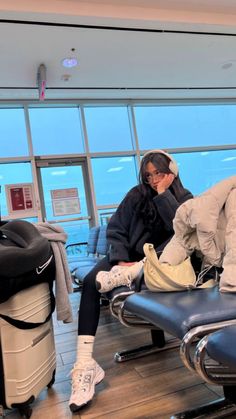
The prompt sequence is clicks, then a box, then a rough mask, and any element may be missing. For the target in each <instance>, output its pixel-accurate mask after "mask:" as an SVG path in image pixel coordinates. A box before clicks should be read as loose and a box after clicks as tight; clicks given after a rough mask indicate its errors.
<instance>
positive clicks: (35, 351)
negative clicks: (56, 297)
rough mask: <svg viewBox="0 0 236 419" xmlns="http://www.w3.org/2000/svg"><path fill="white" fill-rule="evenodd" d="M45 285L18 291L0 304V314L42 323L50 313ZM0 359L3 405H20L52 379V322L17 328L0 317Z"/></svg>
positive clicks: (46, 285)
mask: <svg viewBox="0 0 236 419" xmlns="http://www.w3.org/2000/svg"><path fill="white" fill-rule="evenodd" d="M50 307H51V300H50V292H49V286H48V284H47V283H42V284H39V285H36V286H33V287H30V288H28V289H26V290H24V291H20V292H18V293H17V294H15V295H14V296H13V297H11V298H9V300H7V301H6V302H4V303H2V304H0V313H1V314H5V315H8V316H10V317H12V318H14V319H19V320H23V321H28V322H36V323H37V322H43V321H44V320H45V318H46V317H47V315H48V314H49V313H50ZM0 346H1V358H2V362H1V364H2V365H0V369H2V374H1V375H0V380H3V382H2V383H1V385H2V387H3V391H2V393H3V396H2V397H3V399H4V400H0V404H1V405H2V406H3V407H4V408H6V407H7V408H12V407H20V405H21V404H23V405H24V404H27V403H30V402H31V401H33V400H34V399H35V398H36V397H37V396H38V394H39V393H40V391H41V390H42V389H43V388H44V387H46V386H48V387H50V386H51V385H52V384H53V382H54V376H55V369H56V352H55V343H54V333H53V323H52V319H50V320H49V321H48V322H47V323H45V324H43V325H41V326H38V327H36V328H34V329H28V330H22V329H18V328H16V327H14V326H12V325H10V324H9V323H7V322H6V321H5V320H3V319H0Z"/></svg>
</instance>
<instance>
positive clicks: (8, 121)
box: [0, 109, 29, 157]
mask: <svg viewBox="0 0 236 419" xmlns="http://www.w3.org/2000/svg"><path fill="white" fill-rule="evenodd" d="M0 145H1V147H0V157H18V156H28V154H29V150H28V143H27V134H26V126H25V117H24V110H23V109H0Z"/></svg>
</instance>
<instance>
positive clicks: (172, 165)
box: [143, 149, 179, 176]
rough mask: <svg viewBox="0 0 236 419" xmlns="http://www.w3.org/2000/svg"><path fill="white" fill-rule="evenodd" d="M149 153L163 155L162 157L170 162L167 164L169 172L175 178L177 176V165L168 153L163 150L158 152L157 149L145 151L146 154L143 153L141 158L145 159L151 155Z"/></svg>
mask: <svg viewBox="0 0 236 419" xmlns="http://www.w3.org/2000/svg"><path fill="white" fill-rule="evenodd" d="M151 153H160V154H164V156H166V157H168V159H169V160H170V164H169V169H170V171H171V172H172V173H173V174H174V175H175V176H178V173H179V168H178V165H177V163H176V161H175V160H174V159H173V157H172V156H171V155H170V154H169V153H167V152H166V151H164V150H158V149H157V150H150V151H147V153H145V154H144V156H143V157H146V156H147V155H148V154H151Z"/></svg>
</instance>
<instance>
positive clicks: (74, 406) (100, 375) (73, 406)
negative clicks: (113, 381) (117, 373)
mask: <svg viewBox="0 0 236 419" xmlns="http://www.w3.org/2000/svg"><path fill="white" fill-rule="evenodd" d="M104 377H105V372H104V371H103V369H102V368H100V369H99V372H98V374H97V376H96V379H95V386H96V385H97V384H99V383H100V382H101V381H102V380H103V378H104ZM94 394H95V393H93V395H92V397H91V399H89V400H88V401H87V402H85V403H83V404H80V405H79V406H78V405H77V404H75V403H71V404H70V405H69V408H70V410H71V412H72V413H75V412H78V410H80V409H82V407H84V406H86V405H87V404H88V403H89V402H91V400H92V399H93V396H94Z"/></svg>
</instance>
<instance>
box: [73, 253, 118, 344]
mask: <svg viewBox="0 0 236 419" xmlns="http://www.w3.org/2000/svg"><path fill="white" fill-rule="evenodd" d="M112 266H113V265H112V264H111V263H110V262H109V261H108V258H107V257H104V258H103V259H101V261H100V262H98V263H97V265H95V266H94V268H93V269H92V270H91V271H90V272H89V273H88V275H87V276H86V277H85V278H84V281H83V287H82V295H81V301H80V308H79V324H78V334H79V335H90V336H95V334H96V331H97V327H98V321H99V316H100V297H101V294H100V292H98V291H97V288H96V286H95V279H96V275H97V273H98V272H99V271H110V270H111V268H112Z"/></svg>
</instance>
